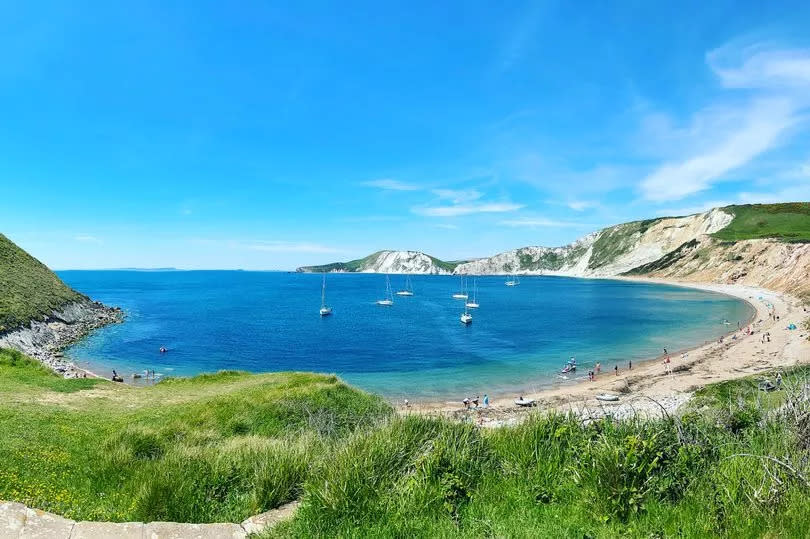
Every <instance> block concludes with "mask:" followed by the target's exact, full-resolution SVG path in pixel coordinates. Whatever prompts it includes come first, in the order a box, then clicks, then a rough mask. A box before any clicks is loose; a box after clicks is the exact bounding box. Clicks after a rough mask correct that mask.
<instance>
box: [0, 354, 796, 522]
mask: <svg viewBox="0 0 810 539" xmlns="http://www.w3.org/2000/svg"><path fill="white" fill-rule="evenodd" d="M783 374H784V387H785V389H784V390H782V391H774V392H770V393H765V392H762V391H759V390H758V389H757V383H758V381H759V378H756V379H742V380H736V381H731V382H724V383H721V384H715V385H711V386H707V387H706V388H704V389H702V390H700V391H698V392H697V393H696V395H695V397H694V398H693V399H692V401H690V405H689V407H688V408H687V409H686V410H685V412H684V413H683V414H682V415H680V416H678V417H664V418H661V419H642V418H638V419H631V420H625V421H622V422H614V421H611V420H610V419H600V420H593V421H583V420H582V419H581V418H579V417H577V416H574V415H570V414H541V413H537V414H535V415H531V416H528V417H527V419H526V420H525V421H523V422H521V423H520V424H518V425H515V426H511V427H500V428H495V429H481V428H478V427H476V426H475V425H474V424H473V423H472V422H459V421H451V420H447V419H441V418H433V417H425V416H418V415H406V416H393V415H392V414H391V413H390V408H389V407H388V406H387V405H385V404H384V403H383V402H382V401H381V400H380V399H379V398H377V397H373V396H371V395H368V394H365V393H362V392H359V391H356V390H352V389H351V388H349V387H347V386H345V385H344V384H342V383H341V382H340V381H339V380H338V379H336V378H335V377H331V376H320V375H312V374H303V373H281V374H273V375H248V374H246V373H239V372H224V373H218V374H213V375H204V376H200V377H196V378H189V379H183V378H177V379H171V380H167V381H166V382H163V383H160V384H157V385H156V386H154V387H150V388H140V389H138V388H131V387H126V386H122V385H120V384H111V383H108V382H105V381H94V380H61V379H58V378H57V377H55V376H53V375H51V374H50V373H48V372H46V371H44V370H43V369H41V368H40V367H39V366H38V365H37V364H36V363H34V362H33V361H31V360H28V359H27V358H25V357H24V356H21V355H19V354H15V353H11V352H7V351H3V352H0V397H2V398H0V432H3V433H4V435H3V436H2V437H0V459H2V462H3V463H4V466H3V467H2V468H0V498H4V499H11V500H16V501H21V502H24V503H27V504H29V505H32V506H35V507H39V508H42V509H46V510H50V511H54V512H57V513H62V514H66V515H67V516H70V517H72V518H85V519H111V520H158V519H162V520H180V521H184V520H185V521H197V522H200V521H202V522H205V521H239V520H240V519H242V518H244V517H245V516H247V515H249V514H252V513H257V512H259V511H263V510H266V509H268V508H271V507H275V506H277V505H279V504H281V503H284V502H286V501H287V500H291V499H296V498H297V499H301V500H302V505H301V507H300V509H299V511H298V513H297V514H296V516H295V518H294V519H293V520H292V521H290V522H287V523H285V524H282V525H280V526H278V527H276V528H274V529H273V530H270V531H268V532H267V533H266V534H265V536H266V537H527V538H528V537H585V536H587V537H645V538H647V537H676V536H677V537H706V536H723V537H761V536H773V537H807V536H808V534H810V522H808V520H807V518H806V501H805V500H806V497H807V495H808V494H809V493H810V492H808V491H810V484H808V483H807V480H806V479H807V477H808V476H810V419H808V417H810V403H808V399H807V395H808V391H807V388H808V374H810V369H808V368H797V369H795V370H793V371H791V372H786V373H783ZM761 376H764V377H769V378H773V377H774V373H766V374H763V375H761ZM72 384H76V387H77V389H76V390H75V391H73V392H65V391H64V390H63V389H64V387H66V386H69V385H72ZM768 459H773V460H768Z"/></svg>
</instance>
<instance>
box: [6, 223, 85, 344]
mask: <svg viewBox="0 0 810 539" xmlns="http://www.w3.org/2000/svg"><path fill="white" fill-rule="evenodd" d="M81 299H85V297H84V296H83V295H81V294H79V293H78V292H76V291H74V290H72V289H70V288H69V287H68V286H67V285H66V284H65V283H63V282H62V280H61V279H59V277H57V276H56V274H54V273H53V272H52V271H51V270H49V269H48V268H47V267H46V266H45V265H44V264H43V263H42V262H40V261H39V260H37V259H36V258H34V257H32V256H31V255H29V254H28V253H26V252H25V251H23V250H22V249H20V248H19V247H17V246H16V245H15V244H14V243H13V242H12V241H11V240H9V239H8V238H7V237H5V236H4V235H2V234H0V332H2V331H6V330H10V329H15V328H18V327H21V326H25V325H27V324H28V323H29V322H30V321H31V320H33V319H35V318H39V317H41V316H42V315H47V314H50V313H51V312H52V311H53V310H54V309H58V308H59V307H62V306H64V305H65V304H67V303H71V302H74V301H79V300H81Z"/></svg>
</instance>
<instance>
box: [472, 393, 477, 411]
mask: <svg viewBox="0 0 810 539" xmlns="http://www.w3.org/2000/svg"><path fill="white" fill-rule="evenodd" d="M472 403H473V404H474V405H475V407H476V408H478V395H476V396H475V398H474V399H473V400H472Z"/></svg>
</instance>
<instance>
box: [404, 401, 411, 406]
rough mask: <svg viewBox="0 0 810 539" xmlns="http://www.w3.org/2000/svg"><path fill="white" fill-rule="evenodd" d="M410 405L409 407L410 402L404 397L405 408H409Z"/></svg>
mask: <svg viewBox="0 0 810 539" xmlns="http://www.w3.org/2000/svg"><path fill="white" fill-rule="evenodd" d="M410 407H411V403H410V402H408V399H405V408H410Z"/></svg>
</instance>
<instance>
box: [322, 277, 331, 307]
mask: <svg viewBox="0 0 810 539" xmlns="http://www.w3.org/2000/svg"><path fill="white" fill-rule="evenodd" d="M330 314H332V307H327V306H326V274H325V273H324V274H323V284H322V285H321V316H329V315H330Z"/></svg>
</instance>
